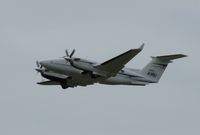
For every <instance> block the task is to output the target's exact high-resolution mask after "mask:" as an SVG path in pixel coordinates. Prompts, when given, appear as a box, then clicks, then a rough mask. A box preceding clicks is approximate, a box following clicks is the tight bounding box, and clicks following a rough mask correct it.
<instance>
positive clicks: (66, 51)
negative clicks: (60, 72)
mask: <svg viewBox="0 0 200 135" xmlns="http://www.w3.org/2000/svg"><path fill="white" fill-rule="evenodd" d="M75 51H76V50H75V49H73V51H72V52H71V54H69V52H68V50H65V53H66V56H67V57H69V58H72V57H73V55H74V53H75Z"/></svg>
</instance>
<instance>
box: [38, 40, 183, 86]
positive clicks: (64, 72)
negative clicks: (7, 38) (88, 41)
mask: <svg viewBox="0 0 200 135" xmlns="http://www.w3.org/2000/svg"><path fill="white" fill-rule="evenodd" d="M143 47H144V44H143V45H142V46H141V47H140V48H138V49H131V50H129V51H127V52H125V53H123V54H121V55H119V56H117V57H114V58H112V59H110V60H108V61H106V62H103V63H100V64H99V63H96V62H92V61H88V60H85V59H82V58H76V57H73V55H74V53H75V50H73V51H72V53H71V54H69V52H68V51H67V50H66V56H64V57H63V58H60V59H56V60H47V61H40V62H39V61H37V67H38V68H37V69H36V71H38V72H39V73H41V76H43V77H44V78H46V79H47V80H46V81H41V82H38V83H37V84H40V85H61V87H62V88H63V89H66V88H69V87H71V88H74V87H77V86H87V85H92V84H95V83H100V84H107V85H137V86H145V85H147V84H149V83H158V81H159V80H160V78H161V76H162V74H163V72H164V71H165V69H166V67H167V65H168V64H169V63H171V62H172V60H174V59H178V58H182V57H186V55H183V54H175V55H165V56H157V57H152V60H151V61H150V63H149V64H147V65H146V66H145V67H144V68H143V69H141V70H138V69H132V68H125V65H126V64H127V63H128V62H129V61H130V60H131V59H132V58H134V57H135V56H136V55H137V54H138V53H139V52H141V51H142V49H143Z"/></svg>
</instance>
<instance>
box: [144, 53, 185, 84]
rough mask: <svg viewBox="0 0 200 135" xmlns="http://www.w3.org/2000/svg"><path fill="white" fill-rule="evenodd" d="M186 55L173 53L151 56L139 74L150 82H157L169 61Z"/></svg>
mask: <svg viewBox="0 0 200 135" xmlns="http://www.w3.org/2000/svg"><path fill="white" fill-rule="evenodd" d="M183 57H186V55H183V54H175V55H165V56H157V57H152V60H151V62H150V63H148V64H147V65H146V66H145V67H144V68H143V69H142V70H141V74H142V75H143V76H144V77H145V78H146V79H148V80H150V81H152V82H155V83H157V82H159V80H160V78H161V76H162V75H163V73H164V71H165V69H166V68H167V66H168V64H169V63H172V60H174V59H179V58H183Z"/></svg>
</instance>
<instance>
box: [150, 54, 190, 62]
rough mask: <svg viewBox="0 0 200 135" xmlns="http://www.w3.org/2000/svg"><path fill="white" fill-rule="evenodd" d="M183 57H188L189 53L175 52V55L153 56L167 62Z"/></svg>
mask: <svg viewBox="0 0 200 135" xmlns="http://www.w3.org/2000/svg"><path fill="white" fill-rule="evenodd" d="M183 57H187V55H184V54H175V55H165V56H157V57H153V58H157V59H159V60H161V61H165V62H170V61H171V60H175V59H179V58H183Z"/></svg>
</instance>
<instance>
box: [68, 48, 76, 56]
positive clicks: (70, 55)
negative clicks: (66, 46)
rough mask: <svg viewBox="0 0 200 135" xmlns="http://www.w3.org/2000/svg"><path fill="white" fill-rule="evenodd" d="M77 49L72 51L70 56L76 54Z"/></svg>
mask: <svg viewBox="0 0 200 135" xmlns="http://www.w3.org/2000/svg"><path fill="white" fill-rule="evenodd" d="M75 51H76V50H75V49H74V50H73V51H72V53H71V54H70V56H69V57H70V58H71V57H72V56H73V55H74V53H75Z"/></svg>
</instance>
